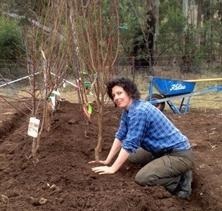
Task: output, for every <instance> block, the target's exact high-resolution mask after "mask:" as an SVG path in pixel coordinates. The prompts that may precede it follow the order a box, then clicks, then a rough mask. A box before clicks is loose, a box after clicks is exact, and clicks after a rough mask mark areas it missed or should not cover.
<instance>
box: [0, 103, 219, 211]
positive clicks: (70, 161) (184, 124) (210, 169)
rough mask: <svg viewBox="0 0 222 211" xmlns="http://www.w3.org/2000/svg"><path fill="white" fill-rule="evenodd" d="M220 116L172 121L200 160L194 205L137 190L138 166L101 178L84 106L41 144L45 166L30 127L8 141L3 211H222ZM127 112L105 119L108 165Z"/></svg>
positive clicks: (0, 156)
mask: <svg viewBox="0 0 222 211" xmlns="http://www.w3.org/2000/svg"><path fill="white" fill-rule="evenodd" d="M218 112H219V111H208V112H206V113H203V112H200V111H192V112H190V113H189V114H187V115H183V116H178V115H173V114H171V113H169V114H167V115H168V116H169V117H170V118H171V120H172V121H173V122H175V124H176V125H177V126H178V127H179V128H180V129H181V130H182V131H183V132H184V133H185V134H186V135H187V136H188V137H189V138H190V139H191V142H192V144H193V145H194V151H195V154H196V167H195V177H194V184H193V194H192V197H191V200H189V201H186V200H181V199H178V198H177V197H176V196H172V195H171V194H169V193H168V192H167V191H165V190H164V188H162V187H141V186H138V185H137V184H135V182H134V176H135V174H136V172H137V170H138V167H137V166H133V165H131V164H129V163H127V164H125V165H124V166H123V167H122V168H121V170H120V171H119V172H118V173H116V174H114V175H97V174H95V173H94V172H92V171H91V168H92V167H93V166H92V165H90V164H88V161H90V160H93V159H94V147H95V145H96V133H97V131H96V124H95V123H94V121H93V123H92V124H90V125H87V123H86V121H85V120H84V118H83V116H82V113H81V112H80V107H79V105H77V104H71V103H69V102H63V103H62V104H61V106H60V109H59V110H58V111H57V112H56V114H55V116H54V121H53V123H52V128H51V131H50V132H49V133H47V134H46V133H45V134H43V136H42V139H41V145H40V149H39V152H38V158H39V162H38V163H37V164H36V165H34V164H33V162H32V160H31V159H28V156H29V154H30V151H31V144H32V139H31V138H30V137H28V136H27V135H26V132H27V125H28V123H27V120H26V119H24V118H20V119H19V120H17V125H16V129H14V130H11V131H10V133H8V135H7V136H5V137H1V142H0V143H1V144H0V210H7V211H9V210H10V211H11V210H13V211H14V210H16V211H24V210H29V211H32V210H47V211H49V210H56V211H57V210H58V211H60V210H61V211H68V210H113V211H114V210H116V211H117V210H118V211H120V210H121V211H122V210H123V211H124V210H144V211H145V210H149V211H154V210H155V211H156V210H163V211H165V210H168V211H180V210H181V211H182V210H187V211H188V210H189V211H199V210H206V209H208V210H222V204H221V203H222V199H221V198H220V196H221V192H222V181H221V173H222V171H221V168H222V159H221V158H222V155H221V152H220V149H222V143H221V142H222V139H221V137H222V131H221V128H222V121H221V118H222V115H221V113H220V114H218ZM119 115H120V112H119V111H118V110H116V109H114V108H107V110H106V115H105V118H104V141H105V143H104V147H103V152H102V154H101V157H102V158H105V157H106V155H107V153H108V151H109V148H110V146H111V144H112V141H113V135H114V132H115V130H116V128H117V125H118V119H119Z"/></svg>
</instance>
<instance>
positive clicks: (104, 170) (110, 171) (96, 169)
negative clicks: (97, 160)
mask: <svg viewBox="0 0 222 211" xmlns="http://www.w3.org/2000/svg"><path fill="white" fill-rule="evenodd" d="M92 170H93V171H94V172H95V173H98V174H114V173H115V171H114V170H113V168H112V167H111V166H98V167H94V168H92Z"/></svg>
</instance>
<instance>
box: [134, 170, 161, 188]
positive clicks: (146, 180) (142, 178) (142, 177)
mask: <svg viewBox="0 0 222 211" xmlns="http://www.w3.org/2000/svg"><path fill="white" fill-rule="evenodd" d="M157 180H158V177H157V175H155V174H154V173H150V174H147V173H146V174H144V173H143V172H138V173H137V174H136V176H135V182H136V183H137V184H139V185H142V186H145V185H150V186H152V185H157V184H158V183H157Z"/></svg>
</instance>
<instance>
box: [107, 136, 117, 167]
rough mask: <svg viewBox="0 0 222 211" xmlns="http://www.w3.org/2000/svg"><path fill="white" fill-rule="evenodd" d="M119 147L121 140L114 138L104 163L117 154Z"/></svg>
mask: <svg viewBox="0 0 222 211" xmlns="http://www.w3.org/2000/svg"><path fill="white" fill-rule="evenodd" d="M120 148H121V142H120V140H118V139H115V140H114V142H113V145H112V147H111V149H110V151H109V154H108V156H107V158H106V163H110V162H111V160H112V159H113V157H114V156H115V155H116V154H117V152H119V150H120Z"/></svg>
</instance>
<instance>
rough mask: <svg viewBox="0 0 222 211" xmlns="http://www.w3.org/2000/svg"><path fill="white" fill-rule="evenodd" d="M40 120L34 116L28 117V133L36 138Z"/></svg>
mask: <svg viewBox="0 0 222 211" xmlns="http://www.w3.org/2000/svg"><path fill="white" fill-rule="evenodd" d="M39 125H40V120H39V119H36V118H35V117H30V119H29V126H28V135H29V136H31V137H33V138H37V137H38V131H39Z"/></svg>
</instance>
